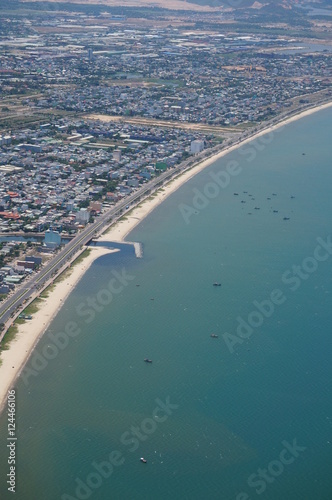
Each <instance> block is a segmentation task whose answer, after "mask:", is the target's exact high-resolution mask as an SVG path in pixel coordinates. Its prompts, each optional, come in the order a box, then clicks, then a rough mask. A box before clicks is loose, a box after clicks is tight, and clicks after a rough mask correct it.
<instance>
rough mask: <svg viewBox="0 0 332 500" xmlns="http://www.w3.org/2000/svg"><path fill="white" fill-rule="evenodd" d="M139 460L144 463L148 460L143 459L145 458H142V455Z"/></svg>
mask: <svg viewBox="0 0 332 500" xmlns="http://www.w3.org/2000/svg"><path fill="white" fill-rule="evenodd" d="M140 461H141V462H143V464H146V463H147V462H148V461H147V460H145V458H143V457H141V458H140Z"/></svg>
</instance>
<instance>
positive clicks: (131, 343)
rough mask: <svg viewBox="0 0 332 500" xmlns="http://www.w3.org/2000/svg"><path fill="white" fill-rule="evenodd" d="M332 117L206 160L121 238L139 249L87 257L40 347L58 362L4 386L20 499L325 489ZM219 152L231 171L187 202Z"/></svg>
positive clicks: (2, 488)
mask: <svg viewBox="0 0 332 500" xmlns="http://www.w3.org/2000/svg"><path fill="white" fill-rule="evenodd" d="M331 124H332V110H331V109H328V110H324V111H321V112H318V113H315V114H313V115H311V116H308V117H306V118H304V119H301V120H299V121H296V122H293V123H291V124H289V125H287V126H286V127H284V128H283V129H282V130H280V131H278V132H276V133H274V134H273V136H269V137H268V138H266V139H265V140H260V139H258V140H256V142H255V144H256V146H255V147H254V146H252V145H246V146H245V147H244V148H243V149H242V150H241V151H240V152H239V151H235V152H233V153H231V154H229V155H228V156H226V157H224V158H222V159H220V160H218V161H217V162H216V163H215V164H214V165H212V166H211V167H208V168H207V169H205V170H204V171H203V172H201V173H200V174H198V175H197V176H195V177H194V178H193V179H191V180H190V181H188V182H187V183H186V184H185V185H184V186H182V187H181V188H180V189H179V190H178V191H176V192H175V193H174V194H173V195H171V196H170V197H169V198H167V199H166V200H165V201H164V203H163V204H162V205H160V206H159V207H157V208H156V209H155V210H154V211H153V213H152V214H150V215H149V216H148V217H147V218H146V219H145V220H144V221H143V222H142V223H141V224H140V225H139V226H138V227H137V228H135V229H134V230H133V231H132V232H131V233H130V235H129V236H128V240H130V241H139V242H141V243H142V244H143V249H144V258H143V259H135V257H134V253H133V249H132V248H131V247H130V246H127V245H123V246H122V245H121V252H119V253H117V254H113V255H106V256H104V257H101V258H99V259H98V260H97V261H96V262H95V263H94V264H93V265H92V267H91V268H90V269H89V270H88V272H87V273H86V274H85V276H84V277H83V278H82V280H81V281H80V282H79V284H78V286H77V287H76V289H75V291H74V292H73V293H72V294H71V295H70V296H69V298H68V299H67V300H66V303H65V305H64V307H63V309H62V310H61V313H60V314H59V315H58V316H57V317H56V318H55V320H54V321H53V322H52V324H51V325H50V327H49V329H48V331H47V332H46V334H45V335H44V337H43V338H42V340H41V341H40V343H39V344H38V346H37V350H36V352H37V353H39V354H40V356H41V357H43V358H45V356H44V355H43V353H44V354H45V353H48V355H49V357H51V352H53V353H55V357H54V359H48V360H47V361H46V366H45V367H43V363H42V361H40V360H39V361H38V360H37V358H36V356H35V357H32V358H31V359H30V361H29V362H28V365H27V370H29V369H30V370H33V371H30V372H29V371H27V370H26V371H25V372H24V377H22V376H21V378H20V379H19V380H18V382H17V384H16V389H17V437H18V441H17V449H16V455H17V464H16V466H17V493H16V498H17V499H19V500H25V499H28V500H30V499H35V498H36V499H50V500H53V499H54V500H55V499H60V498H63V500H64V499H66V498H67V500H68V498H83V497H84V494H85V495H86V496H85V497H84V498H93V499H94V498H95V499H98V500H99V499H100V500H109V499H110V498H114V499H118V500H133V499H135V500H140V499H143V498H144V499H146V498H147V499H153V500H154V499H156V500H157V499H158V500H164V499H165V500H166V499H171V498H172V499H174V498H176V499H190V500H191V499H203V498H208V499H216V500H217V499H218V500H220V499H223V500H224V499H225V500H228V499H236V498H237V496H238V499H237V500H245V499H246V500H248V499H255V498H258V497H260V498H263V499H268V500H280V499H281V498H285V499H287V500H297V499H303V498H305V499H306V500H316V499H319V500H330V499H331V496H332V479H331V475H330V470H331V465H332V458H331V456H332V454H331V447H332V438H331V430H332V398H331V385H330V381H331V376H332V367H331V354H332V345H331V311H332V296H331V295H332V292H331V281H332V275H331V268H332V255H330V254H328V253H327V251H326V250H325V251H324V248H323V247H322V244H321V240H317V238H322V240H323V241H327V240H328V237H329V235H331V234H332V228H331V209H332V199H331V185H332V169H331V162H330V157H331V146H330V142H331V139H330V135H331V134H330V131H331ZM253 148H254V149H253ZM254 153H255V154H254ZM253 157H254V158H253ZM230 160H235V161H236V162H237V165H238V170H239V174H238V175H236V176H233V177H231V178H230V182H229V185H228V186H227V187H225V188H224V189H222V188H220V189H219V191H218V190H217V188H216V187H215V191H214V192H215V193H217V195H216V196H215V197H214V198H213V199H208V198H206V197H205V198H202V199H201V205H197V203H195V202H197V198H195V199H194V196H195V195H196V196H197V191H195V192H194V191H193V190H194V189H196V190H199V192H200V193H202V194H203V197H204V192H205V193H211V192H212V188H211V189H210V190H209V188H208V189H207V188H206V186H207V184H208V183H211V181H212V178H211V175H210V174H211V172H214V173H218V172H220V171H221V170H224V169H225V168H226V166H227V164H228V162H229V161H230ZM234 193H237V194H234ZM268 198H270V199H268ZM242 202H243V203H242ZM181 204H186V205H187V206H188V207H193V208H194V209H193V210H192V211H190V212H186V213H190V216H188V217H189V218H188V217H187V222H189V223H186V221H185V220H184V218H183V215H182V213H183V205H181ZM194 204H195V206H194ZM181 207H182V208H181ZM181 210H182V212H181ZM194 211H195V212H196V213H193V212H194ZM284 218H286V219H284ZM319 242H320V243H319ZM319 244H320V245H321V247H320V251H319V255H320V256H324V257H325V256H326V259H325V260H320V261H318V260H317V258H315V257H314V256H315V255H316V256H317V255H318V253H317V252H316V253H315V250H316V248H317V246H318V245H319ZM293 266H301V267H300V271H296V269H297V268H294V267H293ZM303 266H304V267H305V269H306V271H305V270H304V267H303ZM310 266H311V267H310ZM295 272H296V273H298V272H300V275H299V274H298V275H297V280H296V282H295V281H294V273H295ZM111 280H112V281H111ZM214 282H220V283H221V286H220V287H213V286H212V284H213V283H214ZM110 283H111V285H110ZM295 283H296V284H297V288H296V289H294V290H293V288H295ZM275 289H278V290H280V292H279V297H282V303H280V304H279V305H278V304H276V303H275V304H274V305H272V306H271V305H270V306H269V307H270V309H269V312H268V313H267V314H266V315H265V316H264V317H263V315H262V314H261V316H259V315H257V311H258V309H259V307H263V306H262V303H263V301H266V300H269V303H270V304H272V302H271V294H272V292H273V291H274V290H275ZM273 297H275V295H273ZM280 302H281V300H280ZM257 304H258V306H257ZM259 304H261V306H259ZM264 304H265V306H266V302H265V303H264ZM266 307H267V306H266ZM253 312H255V314H256V315H255V314H253ZM266 316H268V317H266ZM239 318H241V319H239ZM254 318H255V319H256V320H257V318H258V323H261V324H260V325H259V326H252V327H250V325H249V323H248V322H249V319H250V320H251V321H254ZM260 318H261V319H260ZM239 321H241V323H242V324H244V323H246V324H247V325H249V326H247V327H244V328H246V330H245V331H246V333H247V337H248V338H246V339H245V338H243V337H242V338H241V337H239V336H237V337H236V339H237V341H236V344H234V349H230V348H229V346H228V345H227V343H226V342H225V339H224V334H225V333H226V332H228V333H230V334H233V335H236V333H237V332H236V330H237V326H238V324H239ZM69 322H75V323H76V324H77V328H79V330H77V331H79V333H78V334H77V335H76V336H73V337H71V338H69V340H68V345H66V347H65V348H63V349H60V348H57V350H55V349H53V351H52V348H51V347H50V348H49V350H47V346H51V345H53V342H54V341H53V340H52V337H50V335H49V334H57V333H59V332H63V331H64V330H65V328H66V326H68V324H69ZM241 331H242V332H243V331H244V330H241ZM211 333H215V334H216V335H218V338H211V337H210V335H211ZM53 338H54V337H53ZM230 338H231V337H228V339H230ZM232 338H233V341H234V339H235V337H232ZM233 350H234V352H231V351H233ZM144 358H149V359H151V360H152V363H144V361H143V360H144ZM38 363H39V364H38ZM167 403H168V406H167V409H166V410H165V405H166V404H167ZM158 408H159V409H158ZM156 415H157V416H158V417H159V418H157V419H156V418H154V417H155V416H156ZM6 417H7V416H6V414H5V413H4V414H3V415H2V416H1V418H0V424H1V431H0V449H1V452H0V470H1V480H0V497H1V498H5V499H7V498H11V496H10V493H9V492H8V491H7V485H6V484H5V481H6V480H4V477H5V474H6V473H7V472H6V471H7V470H8V467H9V466H8V464H7V456H8V453H7V449H6V438H7V422H6ZM166 417H167V418H166ZM130 439H132V440H130ZM294 440H296V443H297V445H298V449H297V448H296V447H295V448H294ZM285 449H286V454H285V453H283V450H285ZM292 450H293V451H292ZM112 452H116V453H113V455H112V457H110V454H111V453H112ZM140 457H145V458H146V459H147V462H148V463H147V464H142V463H141V462H140ZM282 457H286V460H285V462H283V461H282V460H281V458H282ZM292 458H293V459H294V460H292ZM111 459H113V461H114V464H113V469H112V467H111V466H109V465H105V463H104V468H102V469H101V468H100V466H101V463H102V462H108V463H109V462H110V460H111ZM123 460H124V461H123ZM122 462H123V463H122ZM286 462H287V463H286ZM115 464H117V465H115ZM258 469H267V472H266V474H267V476H266V475H265V476H260V477H258V476H259V474H260V473H259V472H258ZM97 471H98V472H97ZM101 471H102V472H101ZM103 475H104V477H102V476H103ZM106 476H108V477H106ZM249 478H251V479H249ZM77 479H79V480H80V481H82V483H79V484H81V490H79V492H78V493H79V494H80V495H81V496H79V495H77V492H76V494H75V488H76V486H77V484H78V483H77ZM248 480H249V483H248ZM83 483H84V484H85V485H86V484H88V486H82V484H83ZM89 491H90V492H89ZM241 493H243V494H242V496H241V495H240V494H241ZM64 494H67V495H70V496H63V495H64Z"/></svg>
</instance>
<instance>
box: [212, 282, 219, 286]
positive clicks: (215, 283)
mask: <svg viewBox="0 0 332 500" xmlns="http://www.w3.org/2000/svg"><path fill="white" fill-rule="evenodd" d="M213 286H221V283H217V282H214V283H213Z"/></svg>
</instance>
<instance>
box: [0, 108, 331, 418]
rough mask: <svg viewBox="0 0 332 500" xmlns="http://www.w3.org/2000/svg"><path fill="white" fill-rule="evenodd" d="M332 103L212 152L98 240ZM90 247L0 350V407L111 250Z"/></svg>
mask: <svg viewBox="0 0 332 500" xmlns="http://www.w3.org/2000/svg"><path fill="white" fill-rule="evenodd" d="M330 106H332V102H331V103H328V104H324V105H321V106H318V107H316V108H312V109H309V110H306V111H303V112H302V113H299V114H297V115H295V116H292V117H290V118H287V119H285V120H283V121H282V122H280V123H278V124H276V125H274V126H271V127H268V128H266V129H264V130H262V131H260V132H257V134H255V135H254V136H251V137H249V138H247V139H245V140H243V141H240V142H239V143H238V144H235V145H233V146H232V145H230V146H229V147H228V148H225V149H224V150H223V151H221V152H219V153H217V154H215V155H214V156H213V157H211V158H208V159H206V160H204V161H202V162H201V163H199V164H198V165H196V166H195V167H193V168H191V169H190V170H188V171H186V172H184V173H182V174H181V175H179V176H178V177H177V178H175V179H173V180H171V181H170V182H169V183H168V184H167V185H165V186H164V187H163V188H162V189H159V190H158V191H157V195H156V196H153V197H150V198H148V199H146V200H145V201H142V202H140V203H139V205H138V206H137V207H135V208H134V209H133V210H132V211H130V213H129V214H128V215H127V216H126V218H124V219H122V220H120V221H119V222H117V223H116V224H115V225H113V226H112V227H111V228H110V229H109V230H108V231H107V232H106V233H104V234H103V235H102V236H101V237H100V239H99V240H100V241H109V242H112V241H114V242H121V241H123V240H124V239H125V238H126V236H127V235H128V234H129V233H130V231H131V230H132V229H133V228H134V227H135V226H137V225H138V224H139V223H140V222H141V221H142V220H143V219H144V218H145V217H146V216H147V215H148V214H149V213H150V212H151V211H152V210H153V209H154V208H156V207H157V206H158V205H159V204H160V203H162V202H163V201H164V200H165V199H166V198H167V197H168V196H169V195H171V194H172V193H174V192H175V191H176V190H177V189H179V188H180V187H181V186H182V185H183V184H184V183H186V182H187V181H188V180H189V179H191V178H192V177H193V176H195V175H196V174H197V173H199V172H201V171H202V170H203V169H204V168H206V167H207V166H209V165H211V164H212V163H214V162H215V161H216V160H217V159H219V158H222V157H223V156H225V155H226V154H228V153H229V152H231V151H234V150H235V149H237V148H239V147H241V146H242V145H244V144H246V143H248V142H250V141H252V140H254V139H256V138H258V137H260V136H262V135H264V134H266V133H270V132H273V131H274V130H277V129H279V128H280V127H282V126H283V125H285V124H287V123H291V122H294V121H296V120H298V119H300V118H303V117H305V116H308V115H310V114H312V113H315V112H317V111H320V110H322V109H325V108H328V107H330ZM91 248H92V250H91V252H90V253H89V255H88V256H87V257H86V258H85V259H84V260H83V261H82V262H81V263H79V264H77V265H76V266H74V267H73V268H72V272H71V274H70V275H68V276H67V275H66V277H65V279H64V280H63V281H59V282H58V283H57V284H56V286H55V288H54V290H52V292H51V293H50V296H49V297H47V298H45V299H42V303H41V304H40V307H39V310H38V311H37V312H36V313H35V314H34V315H33V318H32V319H31V320H29V321H26V322H25V323H23V324H20V325H18V333H17V334H16V337H15V339H14V340H13V341H12V342H11V344H10V349H9V350H7V351H3V352H2V353H1V360H2V364H1V366H0V410H1V408H2V407H3V403H4V401H5V399H6V395H7V392H8V390H9V389H11V388H13V386H14V385H15V380H16V378H17V377H18V376H19V374H20V372H21V371H22V368H23V367H24V365H25V363H26V362H27V360H28V358H29V356H30V355H31V353H32V351H33V349H34V348H35V346H36V344H37V342H38V340H39V339H40V337H41V336H42V335H43V333H44V331H45V330H46V329H47V327H48V325H49V324H50V322H51V321H52V319H53V318H54V317H55V315H56V314H57V313H58V312H59V311H60V309H61V307H62V305H63V303H64V301H65V299H66V298H67V297H68V295H69V294H70V292H71V291H72V290H73V288H74V287H75V285H76V284H77V283H78V281H79V280H80V279H81V277H82V276H83V275H84V273H85V272H86V271H87V269H88V268H89V267H90V266H91V264H92V263H93V262H94V261H95V259H97V258H98V257H100V256H102V255H105V254H106V253H109V252H110V251H111V250H109V249H106V248H101V247H91Z"/></svg>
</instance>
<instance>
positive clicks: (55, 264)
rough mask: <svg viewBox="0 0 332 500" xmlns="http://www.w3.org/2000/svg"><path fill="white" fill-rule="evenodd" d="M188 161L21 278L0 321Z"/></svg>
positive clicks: (150, 183)
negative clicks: (20, 284)
mask: <svg viewBox="0 0 332 500" xmlns="http://www.w3.org/2000/svg"><path fill="white" fill-rule="evenodd" d="M191 160H192V159H191ZM189 162H190V160H188V161H187V162H185V163H182V164H181V166H180V167H177V168H174V169H172V170H167V171H166V172H164V173H162V174H161V175H159V176H158V177H157V178H156V179H153V181H151V182H149V183H146V184H145V185H144V186H143V187H142V188H141V189H139V190H137V191H135V192H134V193H133V194H131V195H130V196H128V197H126V198H125V199H124V200H123V201H121V202H119V203H117V205H116V206H115V207H113V208H111V209H110V210H108V211H107V212H105V213H104V214H103V215H101V216H99V217H98V218H97V220H96V222H94V223H93V224H89V225H88V226H87V227H86V228H85V229H84V230H83V231H81V232H80V233H79V234H78V235H77V236H76V237H75V238H73V239H72V240H71V241H70V242H69V243H67V245H66V246H65V247H64V248H63V249H62V250H61V251H60V252H59V253H58V254H57V255H55V257H54V258H53V259H52V260H51V261H50V262H49V263H48V264H46V266H45V267H43V268H42V269H41V270H40V272H38V273H36V274H34V275H33V276H32V277H31V278H30V279H29V280H26V281H24V282H23V284H22V286H21V287H20V288H19V289H18V290H17V291H16V292H15V293H14V294H13V295H12V296H11V297H9V298H8V299H7V300H6V301H5V303H3V304H2V305H1V306H0V323H6V322H7V321H8V320H9V319H10V317H11V315H12V314H13V313H15V312H16V313H17V312H18V308H22V306H23V303H24V302H26V301H27V300H28V299H29V298H30V297H32V296H33V295H35V293H36V291H37V290H38V289H39V288H41V287H42V286H45V285H46V283H48V282H50V281H51V280H52V279H53V278H55V275H56V274H57V273H58V271H59V270H60V269H61V268H62V267H63V266H64V265H65V264H66V262H67V261H69V260H70V259H72V258H73V257H74V256H75V255H76V254H77V253H78V252H79V250H80V249H81V248H82V247H83V246H84V245H86V244H87V243H88V242H89V241H90V240H91V239H92V238H94V237H96V236H98V235H99V234H101V233H102V232H103V231H104V230H105V228H106V227H107V226H108V225H110V223H111V221H114V220H116V219H117V218H118V217H119V216H120V215H121V214H122V213H125V212H126V211H127V208H126V207H127V206H129V207H130V205H132V204H133V203H135V202H137V201H139V200H140V199H142V198H143V197H144V196H146V195H148V194H149V193H150V192H151V191H153V190H154V189H156V187H158V186H159V185H160V184H162V183H163V182H164V181H166V180H168V179H169V178H171V177H173V176H174V175H176V174H178V173H179V172H180V171H182V170H184V169H185V168H187V167H188V163H189Z"/></svg>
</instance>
